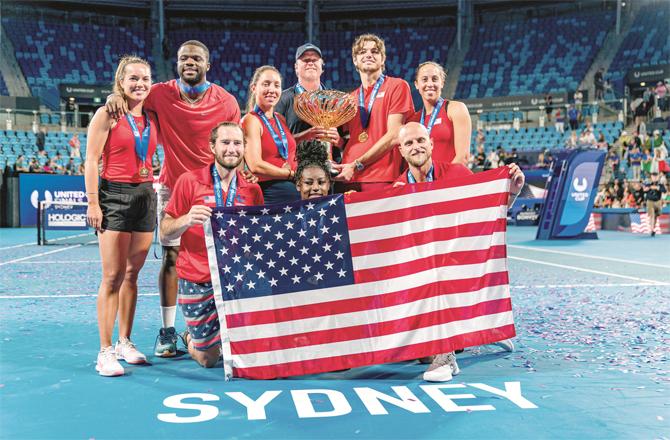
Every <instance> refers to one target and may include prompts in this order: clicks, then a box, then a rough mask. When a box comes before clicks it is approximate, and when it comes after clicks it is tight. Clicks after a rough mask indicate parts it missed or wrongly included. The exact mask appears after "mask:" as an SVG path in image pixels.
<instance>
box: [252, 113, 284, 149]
mask: <svg viewBox="0 0 670 440" xmlns="http://www.w3.org/2000/svg"><path fill="white" fill-rule="evenodd" d="M254 111H255V112H256V114H257V115H258V117H259V118H261V121H263V124H265V128H267V129H268V131H269V132H270V134H271V135H272V139H273V140H274V141H275V145H276V146H277V151H279V155H280V156H281V157H282V158H284V160H287V159H288V138H287V137H286V132H285V131H284V127H282V125H281V122H280V121H279V118H278V117H277V114H276V113H275V114H274V120H275V123H276V124H277V128H279V133H280V134H281V138H280V137H279V135H278V134H277V132H276V131H275V129H274V127H272V124H270V121H269V120H268V117H267V116H265V113H263V110H261V109H260V107H258V106H256V107H255V108H254Z"/></svg>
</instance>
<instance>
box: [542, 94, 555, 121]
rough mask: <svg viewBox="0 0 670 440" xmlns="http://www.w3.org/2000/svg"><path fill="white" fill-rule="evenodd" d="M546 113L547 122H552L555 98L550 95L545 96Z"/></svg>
mask: <svg viewBox="0 0 670 440" xmlns="http://www.w3.org/2000/svg"><path fill="white" fill-rule="evenodd" d="M544 112H545V113H546V115H547V122H551V114H552V113H553V112H554V98H553V97H552V96H551V95H550V94H546V95H545V96H544Z"/></svg>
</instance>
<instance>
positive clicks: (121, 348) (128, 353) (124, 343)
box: [114, 339, 147, 364]
mask: <svg viewBox="0 0 670 440" xmlns="http://www.w3.org/2000/svg"><path fill="white" fill-rule="evenodd" d="M114 351H115V352H116V358H117V359H119V360H122V361H126V362H128V363H129V364H143V363H145V362H146V361H147V357H146V356H145V355H144V354H142V353H141V352H140V351H139V350H138V349H137V348H135V344H133V343H132V342H131V341H130V339H123V340H119V341H118V342H117V343H116V347H115V348H114Z"/></svg>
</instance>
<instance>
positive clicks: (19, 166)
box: [14, 154, 30, 173]
mask: <svg viewBox="0 0 670 440" xmlns="http://www.w3.org/2000/svg"><path fill="white" fill-rule="evenodd" d="M28 171H30V168H29V167H28V163H26V157H25V156H24V155H23V154H19V155H18V157H17V158H16V162H14V172H15V173H27V172H28Z"/></svg>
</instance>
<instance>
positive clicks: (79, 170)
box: [77, 162, 86, 176]
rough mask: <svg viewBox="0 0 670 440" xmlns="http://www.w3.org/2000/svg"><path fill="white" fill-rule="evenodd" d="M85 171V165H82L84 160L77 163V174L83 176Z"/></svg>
mask: <svg viewBox="0 0 670 440" xmlns="http://www.w3.org/2000/svg"><path fill="white" fill-rule="evenodd" d="M85 171H86V167H85V166H84V162H82V163H80V164H79V167H77V175H78V176H83V175H84V173H85Z"/></svg>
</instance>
